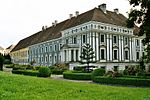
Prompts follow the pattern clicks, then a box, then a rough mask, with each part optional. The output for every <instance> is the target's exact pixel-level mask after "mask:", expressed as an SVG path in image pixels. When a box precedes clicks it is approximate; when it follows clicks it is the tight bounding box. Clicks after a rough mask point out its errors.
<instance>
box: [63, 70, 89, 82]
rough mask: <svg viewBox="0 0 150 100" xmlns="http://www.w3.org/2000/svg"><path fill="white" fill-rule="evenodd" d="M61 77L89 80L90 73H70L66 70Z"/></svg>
mask: <svg viewBox="0 0 150 100" xmlns="http://www.w3.org/2000/svg"><path fill="white" fill-rule="evenodd" d="M63 77H64V78H65V79H72V80H91V73H72V72H71V71H67V72H64V73H63Z"/></svg>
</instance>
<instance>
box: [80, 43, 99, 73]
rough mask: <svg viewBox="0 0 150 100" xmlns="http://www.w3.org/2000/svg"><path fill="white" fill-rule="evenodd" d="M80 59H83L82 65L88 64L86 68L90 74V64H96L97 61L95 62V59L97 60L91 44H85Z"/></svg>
mask: <svg viewBox="0 0 150 100" xmlns="http://www.w3.org/2000/svg"><path fill="white" fill-rule="evenodd" d="M80 58H81V61H80V62H81V63H82V64H87V66H86V68H87V71H88V72H89V71H90V66H89V64H90V63H95V62H96V61H93V59H94V58H95V56H94V51H93V48H92V47H91V46H90V45H89V44H85V45H84V46H83V47H82V52H81V56H80Z"/></svg>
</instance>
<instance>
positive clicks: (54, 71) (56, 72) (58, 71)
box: [52, 70, 64, 75]
mask: <svg viewBox="0 0 150 100" xmlns="http://www.w3.org/2000/svg"><path fill="white" fill-rule="evenodd" d="M63 72H64V71H63V70H53V71H52V74H56V75H62V74H63Z"/></svg>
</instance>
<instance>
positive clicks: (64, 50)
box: [64, 50, 67, 61]
mask: <svg viewBox="0 0 150 100" xmlns="http://www.w3.org/2000/svg"><path fill="white" fill-rule="evenodd" d="M64 52H65V61H67V51H66V50H64Z"/></svg>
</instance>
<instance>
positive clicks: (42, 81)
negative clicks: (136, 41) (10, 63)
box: [0, 71, 150, 100]
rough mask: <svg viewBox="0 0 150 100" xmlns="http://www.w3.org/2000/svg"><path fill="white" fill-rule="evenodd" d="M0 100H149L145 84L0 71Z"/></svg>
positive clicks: (149, 96)
mask: <svg viewBox="0 0 150 100" xmlns="http://www.w3.org/2000/svg"><path fill="white" fill-rule="evenodd" d="M0 83H1V85H0V99H1V100H30V99H32V100H48V99H49V100H103V99H105V100H122V99H124V100H149V99H150V94H149V93H150V89H149V88H140V87H139V88H136V87H132V88H131V87H122V86H109V85H108V86H107V85H100V84H91V83H79V82H69V81H64V80H53V79H49V78H39V77H34V76H24V75H17V74H10V73H6V72H1V71H0Z"/></svg>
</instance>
